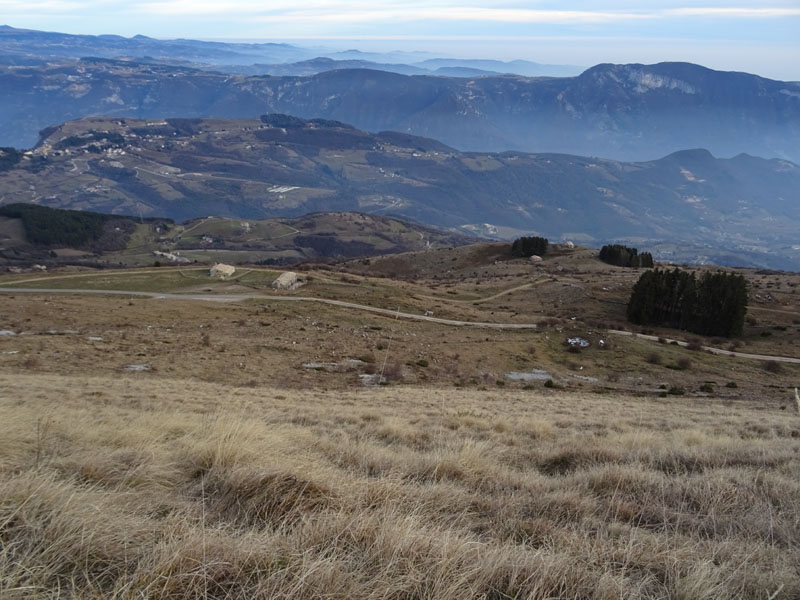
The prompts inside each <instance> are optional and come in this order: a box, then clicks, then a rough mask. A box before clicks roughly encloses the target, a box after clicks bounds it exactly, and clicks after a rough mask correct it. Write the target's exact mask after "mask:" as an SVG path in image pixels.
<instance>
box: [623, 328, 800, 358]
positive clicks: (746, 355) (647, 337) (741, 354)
mask: <svg viewBox="0 0 800 600" xmlns="http://www.w3.org/2000/svg"><path fill="white" fill-rule="evenodd" d="M608 333H612V334H614V335H624V336H627V337H637V338H640V339H644V340H652V341H655V342H657V341H658V339H659V338H658V337H657V336H655V335H645V334H643V333H632V332H630V331H619V330H617V329H609V330H608ZM662 339H665V340H666V343H667V344H678V346H683V347H684V348H685V347H686V346H688V345H689V344H688V343H687V342H683V341H681V340H671V339H669V338H662ZM703 350H707V351H709V352H711V353H712V354H722V355H724V356H737V357H739V358H751V359H753V360H774V361H776V362H785V363H794V364H800V358H794V357H792V356H768V355H766V354H749V353H748V352H736V351H734V350H723V349H722V348H713V347H711V346H703Z"/></svg>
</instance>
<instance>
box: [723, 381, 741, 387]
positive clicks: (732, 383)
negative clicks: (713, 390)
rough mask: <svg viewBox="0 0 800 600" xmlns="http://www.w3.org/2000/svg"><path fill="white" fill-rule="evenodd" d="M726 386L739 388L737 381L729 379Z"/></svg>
mask: <svg viewBox="0 0 800 600" xmlns="http://www.w3.org/2000/svg"><path fill="white" fill-rule="evenodd" d="M725 387H726V388H738V387H739V384H737V383H736V382H735V381H729V382H728V383H726V384H725Z"/></svg>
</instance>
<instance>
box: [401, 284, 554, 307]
mask: <svg viewBox="0 0 800 600" xmlns="http://www.w3.org/2000/svg"><path fill="white" fill-rule="evenodd" d="M547 281H552V279H537V280H535V281H532V282H530V283H524V284H522V285H518V286H516V287H513V288H509V289H507V290H503V291H502V292H498V293H496V294H492V295H491V296H486V297H484V298H477V299H475V300H455V299H453V298H447V297H445V296H427V295H423V294H418V295H416V297H417V298H425V299H426V300H437V301H439V300H443V301H445V302H452V303H453V304H483V303H484V302H490V301H491V300H496V299H497V298H501V297H502V296H505V295H507V294H513V293H514V292H518V291H519V290H527V289H528V288H530V287H533V286H534V285H541V284H542V283H545V282H547Z"/></svg>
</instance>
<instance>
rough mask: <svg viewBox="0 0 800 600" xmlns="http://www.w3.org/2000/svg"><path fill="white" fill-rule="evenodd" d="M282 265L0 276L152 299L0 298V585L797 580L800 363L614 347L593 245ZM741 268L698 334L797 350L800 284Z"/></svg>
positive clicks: (518, 587)
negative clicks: (743, 283)
mask: <svg viewBox="0 0 800 600" xmlns="http://www.w3.org/2000/svg"><path fill="white" fill-rule="evenodd" d="M340 268H341V269H343V270H340ZM276 274H277V273H276V272H275V271H270V270H267V269H240V272H239V273H238V274H237V277H236V278H235V280H233V281H228V282H217V281H213V280H210V279H209V278H208V277H207V275H206V274H204V272H203V271H202V270H198V269H192V268H188V269H148V270H138V271H129V272H116V273H115V272H109V271H100V272H77V273H54V274H45V275H33V276H32V275H31V274H20V275H11V276H5V277H2V278H0V285H5V286H6V287H25V286H26V287H47V288H58V289H69V288H76V289H96V290H109V289H123V290H128V291H131V292H154V294H155V297H143V296H132V297H128V296H113V295H104V294H95V295H85V294H84V295H82V294H47V293H22V292H17V293H3V294H2V295H0V302H1V303H0V598H2V599H3V600H6V599H7V598H8V599H12V600H16V599H23V598H34V599H40V598H41V599H44V598H79V599H87V600H88V599H90V598H91V599H96V598H112V599H115V598H119V599H134V598H164V599H169V598H175V599H179V598H180V599H185V598H198V599H199V598H226V599H227V598H229V599H234V598H287V599H288V598H299V599H301V600H302V599H303V598H309V599H310V598H329V599H338V598H342V599H345V598H375V599H378V598H382V599H384V598H385V599H397V600H400V599H403V600H405V599H408V600H411V599H439V598H482V599H497V600H499V599H509V598H515V599H523V598H530V599H537V600H545V599H547V600H554V599H561V598H564V599H574V600H578V599H581V600H583V599H586V600H588V599H592V600H594V599H603V600H605V599H612V598H613V599H640V598H641V599H645V598H646V599H654V600H655V599H659V600H661V599H663V600H667V599H669V600H673V599H674V600H679V599H680V600H695V599H709V600H717V599H718V600H723V599H724V600H728V599H731V598H744V599H753V600H761V599H763V600H794V599H796V598H800V567H799V566H798V565H800V414H798V412H797V411H796V410H795V407H794V399H793V398H794V395H793V388H794V387H795V386H798V383H800V365H798V364H792V363H781V364H777V365H771V364H770V363H769V362H768V361H763V360H751V359H746V358H734V357H730V356H718V355H712V354H709V353H706V352H703V351H698V350H692V349H689V348H684V347H681V346H678V345H674V344H670V343H659V342H657V341H655V340H649V339H645V338H643V337H637V336H630V337H623V336H610V335H609V334H608V331H607V329H608V328H609V327H615V328H616V327H627V328H628V329H629V330H630V327H629V326H627V325H626V324H625V323H624V320H623V316H624V301H625V299H626V294H627V293H628V290H629V289H630V285H632V282H633V281H635V278H636V276H637V273H636V272H635V271H631V270H624V269H615V268H609V267H607V266H604V265H602V264H598V262H597V261H596V260H594V259H593V258H592V256H591V254H590V252H589V251H578V252H576V253H561V254H558V253H556V254H555V255H554V256H552V257H550V258H548V259H547V260H546V261H545V263H543V264H542V265H539V266H533V265H530V264H529V263H527V262H525V261H508V260H503V259H502V256H501V255H500V254H497V250H496V248H493V247H492V246H484V247H483V248H482V249H481V248H477V249H476V248H459V249H454V250H445V251H433V252H429V253H425V254H421V255H420V254H418V255H408V256H396V257H387V258H381V259H371V260H368V261H353V262H351V263H348V264H346V265H344V266H342V267H333V268H331V267H328V268H325V269H322V268H320V269H313V268H310V269H309V270H306V271H305V272H304V273H303V275H304V276H305V277H306V278H307V284H306V285H304V286H303V287H301V288H300V289H298V290H296V291H292V292H277V293H276V292H272V291H270V290H269V284H270V282H271V281H272V279H273V278H274V277H275V276H276ZM387 275H391V277H387ZM747 277H748V279H749V281H750V301H751V306H750V312H749V317H750V321H749V322H748V324H747V326H746V328H745V335H744V336H743V337H742V338H741V339H740V340H735V341H731V340H713V339H704V340H701V342H702V343H703V344H706V345H711V346H716V347H729V346H730V345H731V344H733V343H734V342H735V346H736V347H737V348H738V349H739V350H741V351H745V352H751V353H763V354H773V355H778V354H780V355H782V356H787V357H798V355H799V354H800V347H798V346H797V345H796V343H795V342H796V338H797V332H798V331H797V330H798V324H800V321H798V319H800V313H799V312H798V301H797V298H796V295H795V291H796V287H797V284H798V283H799V282H800V276H796V275H791V274H780V273H778V274H776V273H755V272H748V273H747ZM172 292H177V293H183V294H205V295H214V296H220V297H225V296H226V295H228V296H230V295H232V294H233V295H236V294H243V293H247V294H255V295H259V297H258V298H257V299H249V300H244V301H237V302H210V301H200V300H191V299H189V298H186V299H176V298H173V297H171V296H162V297H159V296H158V294H169V293H172ZM297 296H307V297H316V298H331V299H338V300H345V301H349V302H354V303H358V304H364V305H369V306H375V307H383V308H390V309H392V310H396V309H397V308H400V309H401V310H403V311H407V312H409V313H413V314H418V315H421V314H423V313H424V312H425V311H433V312H435V315H436V317H442V318H448V319H462V320H467V321H485V322H494V323H498V322H508V323H538V324H539V325H540V327H539V328H538V329H534V330H498V329H481V328H469V327H456V326H452V325H447V324H443V323H435V322H425V321H415V320H410V319H406V318H394V317H391V316H385V315H379V314H374V313H368V312H362V311H359V310H357V309H354V308H352V307H351V308H346V307H340V306H331V305H326V304H320V303H311V302H307V301H291V300H286V298H292V297H297ZM281 298H284V300H281ZM652 333H653V334H655V335H657V336H660V335H664V336H669V337H676V338H679V339H691V336H686V335H684V334H682V333H680V332H675V331H668V330H657V331H653V332H652ZM572 335H579V336H582V337H584V338H586V339H588V340H590V342H591V345H590V346H589V347H588V348H586V349H584V350H581V351H579V352H574V351H570V349H569V348H568V347H567V346H566V345H565V339H566V338H567V337H568V336H572ZM601 340H603V342H604V343H603V344H601V343H600V341H601ZM662 341H664V340H662ZM656 356H657V358H655V357H656ZM381 371H383V372H384V376H385V378H386V381H385V383H386V384H387V385H380V386H376V385H373V386H365V385H364V383H365V380H366V381H369V379H370V378H372V381H373V382H374V381H375V378H376V375H378V374H379V373H380V372H381ZM515 373H546V376H545V377H547V378H549V381H546V380H545V379H544V378H539V379H537V378H533V379H529V380H520V379H518V378H515V377H514V376H513V375H514V374H515Z"/></svg>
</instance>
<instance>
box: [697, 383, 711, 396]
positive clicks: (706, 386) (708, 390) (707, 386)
mask: <svg viewBox="0 0 800 600" xmlns="http://www.w3.org/2000/svg"><path fill="white" fill-rule="evenodd" d="M700 391H701V392H705V393H707V394H713V393H714V386H713V385H712V384H710V383H704V384H703V385H701V386H700Z"/></svg>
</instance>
